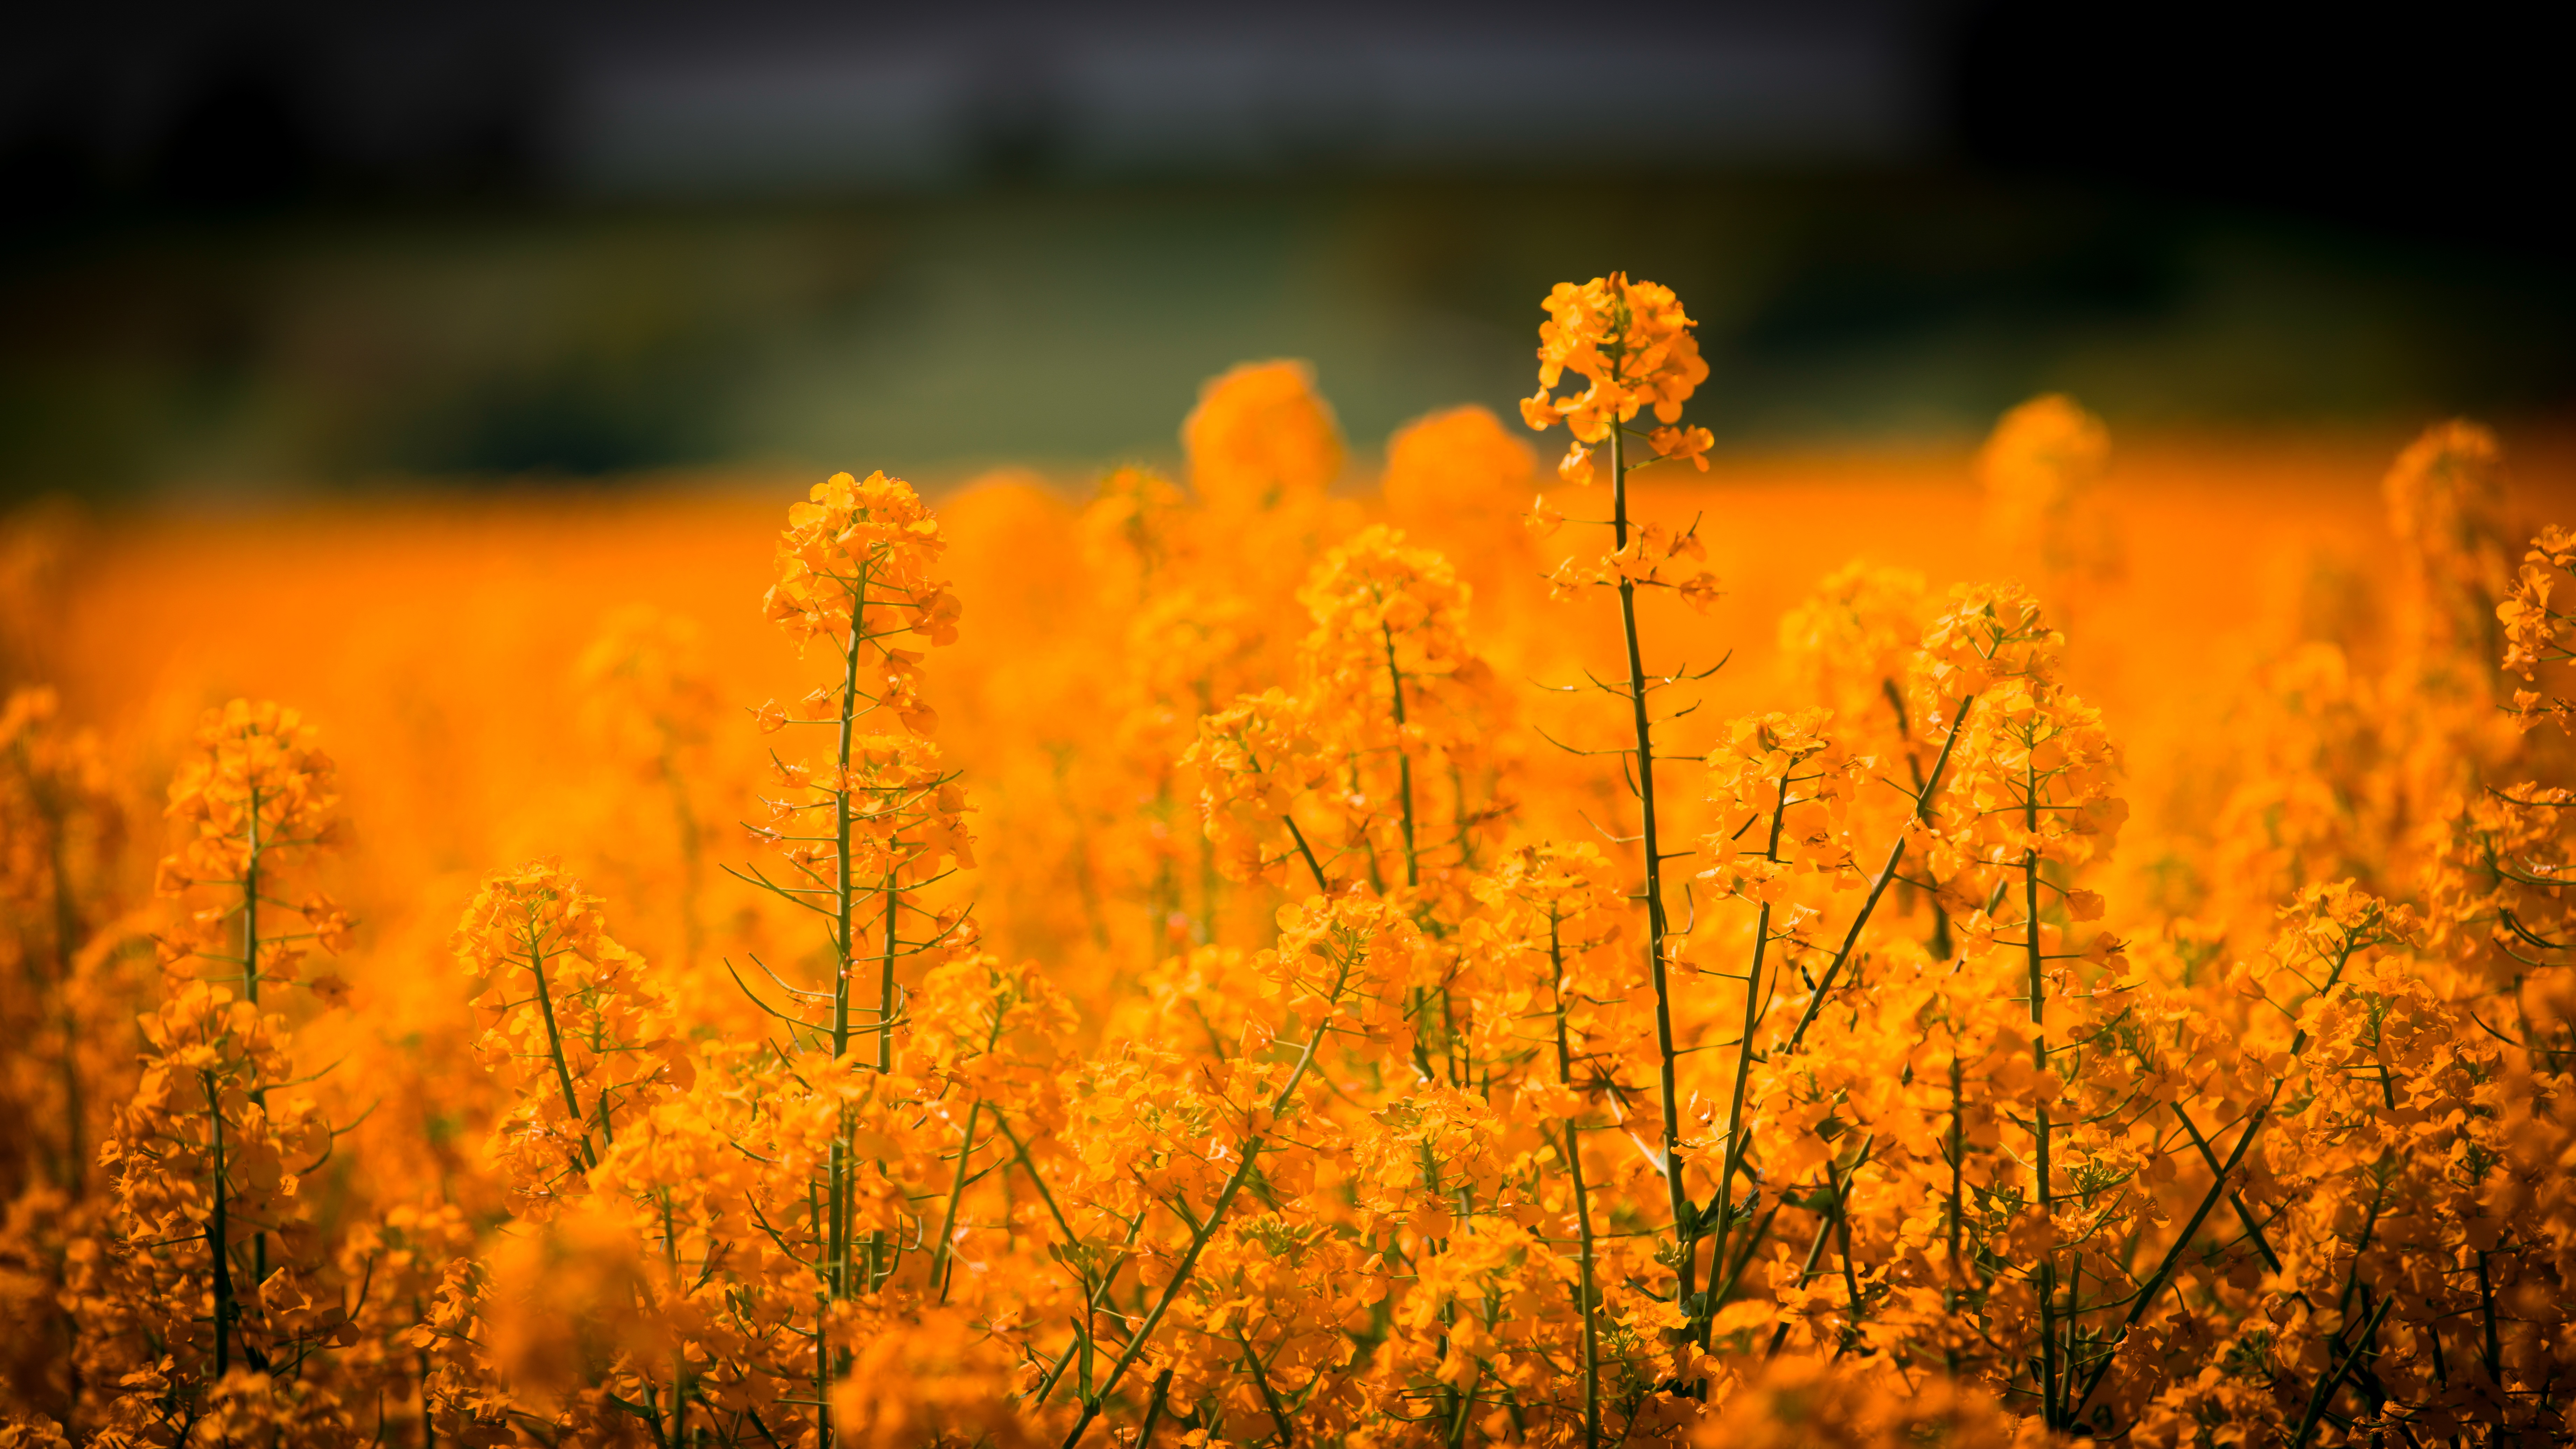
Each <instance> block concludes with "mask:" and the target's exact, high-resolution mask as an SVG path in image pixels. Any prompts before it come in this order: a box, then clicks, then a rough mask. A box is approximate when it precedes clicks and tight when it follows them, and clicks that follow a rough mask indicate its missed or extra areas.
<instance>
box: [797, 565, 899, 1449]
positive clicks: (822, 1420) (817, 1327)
mask: <svg viewBox="0 0 2576 1449" xmlns="http://www.w3.org/2000/svg"><path fill="white" fill-rule="evenodd" d="M867 617H868V587H867V570H866V569H865V567H862V568H861V569H860V571H859V578H858V581H857V582H856V583H854V584H853V585H852V586H851V588H850V637H849V642H848V645H847V646H846V647H845V648H844V649H843V651H842V656H841V718H840V726H839V729H838V730H837V731H836V735H837V739H836V745H835V760H836V761H837V763H838V764H839V767H840V769H839V772H838V773H837V774H836V775H835V776H834V777H833V781H832V783H833V786H834V789H833V792H832V832H833V844H834V851H833V856H832V905H833V910H834V913H835V922H836V924H835V929H834V932H833V937H832V945H833V948H834V954H836V955H837V956H839V957H840V959H839V960H837V961H835V962H833V963H832V965H833V972H832V1056H833V1058H834V1059H835V1060H838V1059H839V1058H841V1057H844V1056H847V1055H849V1051H850V971H851V968H852V967H853V966H855V965H856V964H857V960H858V949H857V948H858V938H857V936H856V935H855V934H854V932H855V930H856V923H855V921H854V920H853V919H852V917H853V915H854V913H855V910H856V907H857V900H856V897H855V895H854V893H853V892H852V890H851V880H850V743H851V739H852V737H853V736H854V735H856V733H857V732H858V705H859V650H860V649H861V648H862V647H863V646H864V645H865V644H866V642H867V641H866V637H865V635H866V630H867ZM887 914H888V915H892V914H893V912H892V909H891V907H889V909H888V912H887ZM881 1004H883V1005H885V1006H887V1007H889V1008H891V1006H892V1003H891V1002H886V1003H881ZM885 1020H886V1022H887V1023H888V1025H887V1029H888V1030H889V1031H891V1030H892V1021H893V1012H892V1011H891V1010H890V1009H889V1010H888V1011H887V1012H886V1014H885ZM839 1125H840V1130H838V1131H836V1132H834V1133H833V1134H832V1148H831V1156H830V1159H829V1161H828V1162H827V1163H826V1165H825V1168H824V1170H825V1172H826V1173H827V1174H828V1175H829V1184H828V1187H827V1198H828V1201H827V1204H826V1211H827V1219H826V1221H825V1224H824V1244H823V1261H824V1265H825V1266H824V1270H823V1285H824V1294H825V1296H826V1298H828V1299H830V1300H833V1301H838V1300H840V1299H844V1298H847V1297H849V1296H850V1203H849V1198H850V1167H851V1163H850V1146H849V1136H850V1111H849V1108H848V1107H847V1106H846V1105H845V1106H843V1107H842V1108H841V1120H840V1124H839ZM826 1317H827V1315H825V1314H817V1315H816V1317H815V1321H814V1400H815V1403H814V1425H815V1441H816V1443H817V1445H818V1446H819V1449H830V1445H831V1443H832V1429H833V1424H832V1404H831V1392H830V1390H831V1386H832V1360H831V1342H830V1340H831V1333H830V1331H829V1329H828V1328H827V1327H826V1326H825V1319H826Z"/></svg>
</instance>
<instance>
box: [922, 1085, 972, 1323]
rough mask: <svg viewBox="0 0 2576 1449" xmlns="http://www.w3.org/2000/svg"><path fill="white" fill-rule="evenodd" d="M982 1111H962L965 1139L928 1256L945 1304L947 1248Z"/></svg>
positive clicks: (955, 1221) (932, 1274) (953, 1237)
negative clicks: (944, 1213)
mask: <svg viewBox="0 0 2576 1449" xmlns="http://www.w3.org/2000/svg"><path fill="white" fill-rule="evenodd" d="M983 1110H984V1104H983V1103H981V1102H970V1103H968V1104H967V1107H966V1136H965V1139H964V1140H963V1141H961V1142H960V1143H959V1144H958V1146H957V1177H956V1180H955V1181H953V1182H951V1183H950V1184H949V1185H948V1215H947V1216H946V1217H945V1218H943V1219H941V1220H940V1224H939V1246H938V1247H937V1248H936V1249H934V1250H932V1252H931V1255H930V1277H931V1281H932V1282H935V1283H937V1284H938V1285H939V1301H940V1302H942V1303H945V1302H947V1301H948V1278H947V1268H948V1258H949V1251H948V1249H949V1244H950V1243H951V1242H952V1241H954V1240H955V1238H956V1235H957V1204H958V1202H959V1200H961V1199H963V1198H964V1197H965V1196H966V1159H968V1158H970V1157H972V1156H974V1155H975V1117H976V1114H977V1113H979V1112H982V1111H983Z"/></svg>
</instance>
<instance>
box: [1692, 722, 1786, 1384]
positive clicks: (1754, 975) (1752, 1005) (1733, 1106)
mask: <svg viewBox="0 0 2576 1449" xmlns="http://www.w3.org/2000/svg"><path fill="white" fill-rule="evenodd" d="M1796 770H1797V766H1796V765H1794V764H1793V765H1791V766H1790V767H1789V768H1788V769H1787V770H1785V771H1783V772H1782V773H1781V776H1780V784H1779V797H1778V799H1776V800H1775V801H1774V802H1773V803H1772V808H1771V839H1770V842H1769V843H1768V844H1767V845H1765V846H1764V847H1763V852H1762V858H1763V859H1765V860H1771V861H1776V860H1778V859H1779V858H1780V833H1781V829H1782V827H1783V825H1784V824H1785V823H1786V821H1787V818H1788V814H1789V779H1790V776H1791V775H1792V774H1794V773H1795V772H1796ZM1770 944H1771V903H1770V902H1769V901H1764V902H1763V903H1762V909H1761V910H1760V911H1759V912H1757V913H1756V914H1755V916H1754V919H1753V966H1752V969H1751V970H1750V971H1749V972H1747V973H1746V975H1745V977H1744V1025H1743V1030H1742V1031H1741V1033H1739V1035H1738V1036H1737V1038H1736V1043H1735V1089H1734V1092H1733V1094H1732V1097H1731V1099H1730V1100H1729V1102H1728V1103H1727V1108H1726V1151H1725V1152H1724V1154H1722V1156H1721V1157H1720V1161H1719V1167H1718V1172H1717V1203H1716V1207H1717V1229H1716V1231H1715V1232H1713V1233H1711V1234H1710V1235H1709V1242H1710V1245H1711V1246H1710V1249H1709V1275H1710V1276H1711V1277H1712V1278H1714V1277H1715V1276H1716V1275H1718V1274H1719V1273H1722V1272H1724V1271H1725V1269H1726V1241H1727V1238H1728V1237H1729V1236H1730V1235H1732V1234H1733V1233H1734V1231H1735V1174H1736V1172H1737V1170H1738V1169H1739V1168H1740V1167H1741V1166H1742V1165H1743V1162H1744V1098H1745V1093H1746V1089H1747V1087H1748V1086H1749V1085H1750V1084H1751V1082H1752V1078H1753V1034H1754V1032H1755V1031H1756V1030H1758V1029H1759V1028H1760V1026H1761V1022H1762V1008H1763V1006H1764V1004H1765V1002H1764V997H1763V992H1762V960H1763V956H1764V954H1765V952H1766V951H1767V949H1768V948H1769V946H1770ZM1697 1254H1698V1248H1697V1246H1696V1242H1695V1238H1685V1239H1684V1240H1683V1243H1682V1257H1683V1258H1684V1259H1686V1260H1689V1259H1694V1258H1696V1256H1697ZM1682 1310H1683V1311H1684V1312H1686V1313H1689V1314H1690V1316H1691V1317H1692V1318H1693V1319H1694V1320H1696V1321H1695V1322H1694V1324H1693V1325H1692V1334H1693V1336H1694V1337H1695V1338H1697V1339H1698V1341H1699V1343H1700V1346H1701V1347H1703V1348H1705V1347H1707V1346H1708V1320H1709V1318H1710V1317H1711V1316H1712V1315H1714V1314H1715V1313H1716V1312H1717V1305H1716V1304H1715V1303H1710V1304H1708V1305H1707V1306H1706V1307H1705V1308H1703V1309H1698V1310H1694V1309H1692V1308H1691V1306H1690V1304H1689V1303H1688V1302H1687V1301H1685V1302H1684V1303H1683V1305H1682Z"/></svg>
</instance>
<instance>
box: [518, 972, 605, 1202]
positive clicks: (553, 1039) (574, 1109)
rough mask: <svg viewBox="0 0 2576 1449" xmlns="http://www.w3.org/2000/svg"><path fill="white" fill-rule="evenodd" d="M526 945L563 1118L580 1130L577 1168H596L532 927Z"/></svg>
mask: <svg viewBox="0 0 2576 1449" xmlns="http://www.w3.org/2000/svg"><path fill="white" fill-rule="evenodd" d="M525 939H526V941H527V943H528V971H529V973H530V974H531V975H533V976H535V977H536V979H537V1014H538V1015H539V1016H541V1017H543V1018H545V1023H546V1055H548V1056H549V1057H551V1058H553V1059H554V1064H555V1084H556V1085H557V1086H559V1087H561V1088H562V1089H563V1100H564V1115H565V1117H566V1118H568V1119H569V1120H570V1121H571V1122H572V1124H573V1125H574V1126H575V1127H577V1128H580V1130H581V1153H580V1157H581V1165H582V1166H583V1167H584V1168H592V1167H597V1166H598V1165H599V1155H598V1153H597V1152H595V1151H594V1150H592V1148H591V1145H590V1129H589V1128H588V1127H586V1126H583V1125H582V1123H583V1116H582V1110H581V1098H580V1097H579V1096H577V1095H575V1094H574V1092H573V1088H572V1068H571V1067H569V1066H567V1065H565V1063H564V1047H563V1031H562V1029H561V1028H559V1027H557V1026H556V1025H555V998H554V992H553V990H552V989H551V988H550V987H549V986H548V985H547V982H546V953H545V950H544V948H543V947H541V946H539V945H538V944H537V928H536V926H535V925H534V924H533V923H532V924H530V925H529V927H528V929H527V934H526V937H525Z"/></svg>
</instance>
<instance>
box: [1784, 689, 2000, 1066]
mask: <svg viewBox="0 0 2576 1449" xmlns="http://www.w3.org/2000/svg"><path fill="white" fill-rule="evenodd" d="M1976 702H1977V697H1976V696H1975V695H1973V694H1971V695H1968V696H1967V697H1965V698H1963V699H1961V700H1960V701H1959V708H1958V710H1957V711H1956V712H1955V713H1953V714H1952V715H1951V716H1950V733H1949V736H1948V737H1947V738H1945V739H1944V740H1942V741H1941V753H1940V755H1939V756H1938V757H1937V758H1935V759H1934V760H1933V761H1932V778H1931V779H1930V780H1928V781H1926V782H1925V783H1924V785H1923V787H1922V788H1921V789H1919V790H1917V791H1915V792H1914V818H1915V819H1917V820H1929V819H1930V818H1931V815H1932V796H1933V793H1934V792H1935V791H1937V790H1939V789H1940V788H1941V776H1942V774H1943V772H1945V771H1947V770H1948V769H1949V768H1950V748H1951V746H1953V745H1955V744H1957V743H1958V742H1959V726H1961V725H1962V724H1965V723H1966V722H1967V719H1968V706H1970V705H1972V704H1975V703H1976ZM1904 858H1905V832H1904V831H1902V830H1900V831H1898V832H1897V833H1896V842H1895V843H1894V844H1893V845H1890V846H1889V847H1888V848H1887V863H1886V864H1885V865H1882V866H1880V867H1879V871H1878V879H1876V880H1875V881H1873V882H1871V883H1870V887H1869V895H1868V897H1867V898H1866V899H1864V900H1863V901H1862V902H1861V904H1860V914H1858V915H1856V916H1854V917H1852V923H1851V929H1850V930H1848V931H1845V932H1844V933H1843V944H1842V949H1841V950H1839V951H1836V952H1835V953H1834V959H1833V960H1832V961H1830V962H1828V963H1826V965H1825V971H1824V974H1823V975H1822V976H1819V977H1817V978H1816V991H1815V995H1814V996H1812V997H1810V998H1809V999H1808V1001H1807V1009H1806V1011H1805V1012H1803V1013H1801V1014H1800V1015H1799V1017H1798V1025H1797V1028H1796V1029H1795V1030H1793V1031H1791V1032H1790V1033H1789V1046H1788V1050H1790V1051H1793V1052H1794V1051H1796V1050H1797V1049H1798V1044H1799V1043H1800V1042H1803V1041H1805V1040H1806V1039H1807V1028H1808V1027H1810V1026H1813V1025H1814V1024H1815V1021H1816V1015H1817V1013H1819V1012H1821V1011H1823V1010H1824V1009H1825V998H1826V996H1827V995H1828V994H1830V993H1831V992H1832V991H1833V989H1834V978H1835V977H1836V976H1839V975H1841V974H1842V969H1843V963H1844V962H1846V961H1849V960H1850V959H1851V955H1852V951H1853V949H1854V948H1855V947H1857V946H1858V945H1859V944H1860V933H1861V929H1862V928H1863V927H1865V926H1867V925H1868V924H1869V918H1870V916H1871V915H1872V914H1873V913H1875V912H1876V911H1877V910H1878V899H1879V897H1880V896H1882V895H1885V894H1886V893H1887V885H1888V882H1890V881H1892V880H1894V879H1896V864H1897V862H1898V861H1900V860H1903V859H1904ZM1934 909H1936V910H1937V909H1939V907H1938V906H1937V905H1936V906H1935V907H1934ZM1940 954H1941V955H1942V956H1943V958H1944V959H1946V957H1947V953H1946V952H1944V953H1940Z"/></svg>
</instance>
